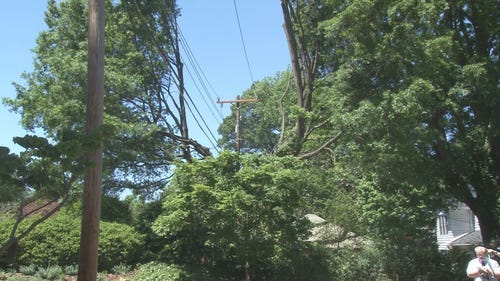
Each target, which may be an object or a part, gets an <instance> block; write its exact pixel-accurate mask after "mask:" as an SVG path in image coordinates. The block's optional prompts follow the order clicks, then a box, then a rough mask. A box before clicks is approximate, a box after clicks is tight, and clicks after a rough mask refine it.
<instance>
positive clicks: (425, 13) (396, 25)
mask: <svg viewBox="0 0 500 281" xmlns="http://www.w3.org/2000/svg"><path fill="white" fill-rule="evenodd" d="M490 4H492V3H489V2H487V1H479V2H475V3H474V5H468V4H466V3H465V2H461V1H459V2H454V3H447V2H446V1H433V2H429V3H426V2H418V3H417V2H415V1H396V2H390V3H389V2H373V1H354V2H352V3H351V4H349V5H345V6H343V7H342V8H341V9H339V10H338V11H337V13H336V14H335V16H334V17H332V19H331V20H328V21H326V22H324V23H323V24H322V26H323V27H324V28H325V31H326V33H325V34H330V37H331V39H332V41H331V44H332V45H331V48H332V49H331V50H332V52H331V57H330V60H329V61H330V65H331V69H335V70H336V71H334V72H332V74H331V76H332V78H331V79H332V80H333V81H335V83H334V84H333V85H332V90H333V91H334V92H335V93H336V94H338V95H342V96H344V100H345V103H344V107H345V108H349V109H350V114H348V115H346V116H345V117H344V118H343V119H344V121H345V125H348V126H350V128H351V129H350V130H345V131H346V133H348V136H346V138H348V139H349V141H350V143H351V144H350V145H351V147H354V148H355V149H356V150H357V151H358V152H362V154H363V155H364V156H363V157H362V158H360V159H361V162H360V161H356V165H357V166H359V165H361V166H364V167H365V168H366V169H364V170H365V171H366V172H371V173H373V172H375V173H376V174H377V177H380V176H382V177H383V178H385V179H386V180H389V181H390V182H394V181H395V180H396V181H397V180H399V181H401V180H402V179H404V180H405V181H406V182H407V183H410V185H411V186H414V187H417V186H421V187H422V188H423V187H425V188H426V189H429V188H433V189H434V191H432V190H429V192H431V193H430V194H433V193H434V194H436V196H439V195H437V194H438V193H440V192H441V191H442V190H444V191H446V192H447V193H448V194H449V195H451V196H453V197H454V198H456V199H458V200H460V201H462V202H465V203H466V204H467V205H468V206H469V207H470V208H471V209H472V211H473V212H474V213H475V214H476V216H477V217H478V218H479V221H480V225H481V231H482V236H483V240H484V241H485V242H488V241H489V240H490V239H492V238H495V237H496V236H497V235H498V233H499V223H498V221H499V220H498V210H499V206H500V205H499V204H498V202H499V201H498V198H499V197H498V195H499V193H498V192H499V189H498V179H499V174H498V171H500V169H498V168H499V166H498V165H499V164H498V161H499V156H500V154H498V144H499V137H500V136H499V133H498V132H499V130H498V128H499V124H498V120H500V119H499V118H498V112H497V110H496V109H495V108H497V107H498V101H499V96H498V88H497V83H496V80H497V78H496V77H498V66H497V64H496V62H497V58H496V55H495V54H497V53H498V34H497V33H495V31H494V29H493V28H492V25H494V22H496V18H497V16H498V14H497V13H498V12H497V11H496V9H494V8H493V6H490ZM354 17H355V18H358V19H359V20H357V21H353V20H352V19H353V18H354ZM352 159H355V158H352ZM363 163H364V164H363ZM367 164H368V165H367ZM391 178H392V179H391ZM384 181H385V180H384ZM391 186H392V185H388V188H389V187H391ZM396 186H397V185H396ZM396 190H403V189H400V188H398V189H396ZM388 191H389V190H388ZM389 192H393V191H389ZM441 197H444V196H441ZM429 198H436V197H433V196H430V197H429Z"/></svg>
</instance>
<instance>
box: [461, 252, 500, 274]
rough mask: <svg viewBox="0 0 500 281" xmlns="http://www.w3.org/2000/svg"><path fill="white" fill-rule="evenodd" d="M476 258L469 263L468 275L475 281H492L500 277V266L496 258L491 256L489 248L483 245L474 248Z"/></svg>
mask: <svg viewBox="0 0 500 281" xmlns="http://www.w3.org/2000/svg"><path fill="white" fill-rule="evenodd" d="M474 252H475V253H476V258H475V259H472V260H471V261H470V262H469V264H468V265H467V276H468V277H469V278H473V279H474V281H486V280H488V281H490V280H497V278H500V266H499V265H498V262H497V261H496V260H493V259H490V258H489V252H488V249H486V248H485V247H482V246H478V247H476V248H474Z"/></svg>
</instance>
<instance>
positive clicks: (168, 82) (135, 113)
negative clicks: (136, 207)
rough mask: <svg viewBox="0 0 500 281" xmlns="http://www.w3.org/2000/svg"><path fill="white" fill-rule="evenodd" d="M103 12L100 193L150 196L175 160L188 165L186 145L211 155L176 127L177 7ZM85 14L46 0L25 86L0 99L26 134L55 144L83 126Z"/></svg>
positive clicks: (79, 5)
mask: <svg viewBox="0 0 500 281" xmlns="http://www.w3.org/2000/svg"><path fill="white" fill-rule="evenodd" d="M105 9H106V15H107V20H106V26H105V32H106V36H107V38H108V40H106V42H105V53H106V66H105V68H106V74H105V80H106V84H105V96H104V103H105V104H106V107H105V109H104V125H105V127H106V129H107V131H108V132H107V133H108V136H109V138H105V139H103V150H104V151H103V153H104V172H103V175H104V179H103V187H104V190H105V192H118V191H120V190H123V189H124V188H129V189H131V190H133V191H134V192H136V193H143V194H149V195H152V194H155V191H157V190H159V189H161V188H163V186H164V185H165V183H166V182H167V181H168V178H169V177H170V171H169V166H170V165H171V164H172V163H173V161H174V160H175V159H177V158H187V159H189V157H190V156H189V155H187V150H186V147H189V151H195V153H196V155H201V156H202V157H203V156H206V155H209V154H210V151H209V150H208V149H206V148H204V147H203V146H202V145H200V144H199V143H197V142H196V141H195V140H192V139H190V138H189V136H188V135H187V131H186V130H184V129H182V128H184V127H186V124H185V122H184V121H182V115H183V114H185V113H184V112H183V109H182V106H181V102H180V101H179V99H180V97H179V95H180V93H179V91H180V89H183V87H184V85H183V84H182V81H180V80H182V79H181V77H180V76H181V74H179V73H180V72H181V70H182V67H181V66H178V67H177V66H176V65H174V62H178V60H175V59H173V58H174V57H175V54H176V50H177V51H178V49H176V41H175V40H176V37H175V32H176V30H175V29H174V28H173V27H176V22H175V19H176V17H177V15H178V8H177V7H176V3H175V1H162V2H155V3H154V4H152V3H149V4H147V5H146V4H144V3H142V2H140V1H137V2H135V1H134V2H128V1H125V2H120V3H116V2H113V1H106V3H105ZM86 11H87V8H86V1H83V0H66V1H52V0H51V1H49V2H48V8H47V14H46V23H47V30H46V31H43V32H41V33H40V35H39V37H38V39H37V47H36V48H35V54H36V60H35V62H34V66H35V69H34V71H33V72H31V73H24V74H23V76H22V77H23V79H24V80H25V84H24V85H22V84H17V85H16V90H17V96H16V98H15V99H6V100H4V102H5V103H6V104H7V105H8V106H11V108H12V109H13V110H15V111H17V112H19V113H20V114H21V116H22V123H23V126H24V127H25V128H27V129H30V130H34V129H41V130H42V131H43V132H44V133H46V135H47V137H48V138H50V139H51V140H52V141H53V142H58V141H59V140H60V135H59V133H60V132H61V131H62V130H63V129H71V130H75V131H77V132H83V131H84V128H85V122H84V120H85V115H84V112H85V110H84V108H85V93H86V90H87V84H86V76H85V73H86V65H87V64H86V52H87V30H86V26H87V21H86V17H85V16H82V15H86ZM154 19H157V20H158V22H154ZM176 71H177V72H176ZM180 131H182V132H180ZM179 132H180V133H179Z"/></svg>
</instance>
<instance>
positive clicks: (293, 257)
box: [153, 152, 324, 280]
mask: <svg viewBox="0 0 500 281" xmlns="http://www.w3.org/2000/svg"><path fill="white" fill-rule="evenodd" d="M303 169H305V167H304V164H303V163H302V162H301V161H299V160H297V159H295V158H293V157H276V156H265V155H260V156H259V155H250V154H245V155H239V154H234V153H228V152H224V153H222V154H221V155H220V156H219V157H218V158H207V159H205V160H204V161H195V162H193V163H191V164H181V165H179V166H178V167H177V169H176V174H175V176H174V179H173V180H172V183H171V185H170V186H168V187H167V188H166V189H165V193H164V196H165V197H164V198H165V199H164V201H163V207H164V209H163V213H162V214H161V215H160V216H159V217H158V218H157V220H156V221H155V223H154V225H153V229H154V231H155V232H156V233H157V234H159V235H161V236H163V237H165V238H166V239H167V240H169V241H170V243H168V247H169V250H170V251H171V253H172V254H173V256H174V260H175V261H176V262H177V263H180V264H181V265H186V264H187V265H190V266H198V267H200V266H201V267H204V268H206V269H208V270H209V271H210V272H212V273H213V274H214V276H218V277H219V278H227V279H228V280H243V279H244V280H254V279H259V280H263V279H266V280H269V279H272V280H274V279H273V278H277V276H281V277H280V278H282V279H280V280H305V279H304V278H306V279H307V280H315V278H317V276H320V275H321V274H324V271H323V272H316V274H318V275H316V276H313V275H306V274H305V272H306V271H307V270H308V269H307V268H305V267H303V266H301V263H302V262H304V263H305V262H307V261H308V258H310V256H309V255H313V254H312V253H311V252H313V249H312V248H311V247H310V246H311V245H308V244H307V242H306V241H305V240H306V238H307V237H308V235H309V232H308V223H307V221H306V220H305V217H304V215H305V213H304V212H305V209H304V207H305V205H304V200H303V197H302V196H304V195H306V194H309V193H310V192H311V191H312V190H313V189H314V187H313V186H312V185H311V184H310V183H309V181H308V180H307V179H306V178H305V177H303V176H302V174H303V172H304V170H303ZM313 263H314V261H311V264H313ZM323 270H324V268H323ZM273 276H274V277H273ZM305 276H307V277H305Z"/></svg>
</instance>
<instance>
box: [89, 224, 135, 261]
mask: <svg viewBox="0 0 500 281" xmlns="http://www.w3.org/2000/svg"><path fill="white" fill-rule="evenodd" d="M142 249H143V236H142V235H141V234H139V233H137V232H136V231H135V230H134V229H133V227H131V226H128V225H124V224H120V223H108V222H101V231H100V239H99V268H100V269H103V270H109V269H111V268H112V267H113V266H115V265H119V264H135V263H136V262H138V260H139V258H140V257H141V254H142Z"/></svg>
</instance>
